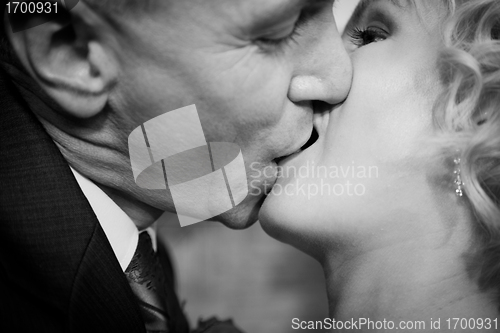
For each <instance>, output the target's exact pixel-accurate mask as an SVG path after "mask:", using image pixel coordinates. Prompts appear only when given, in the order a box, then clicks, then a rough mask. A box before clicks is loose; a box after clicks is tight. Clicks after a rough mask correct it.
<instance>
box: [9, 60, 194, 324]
mask: <svg viewBox="0 0 500 333" xmlns="http://www.w3.org/2000/svg"><path fill="white" fill-rule="evenodd" d="M170 273H171V272H170ZM170 275H171V276H170V278H171V279H172V278H173V276H172V274H170ZM172 280H173V279H172ZM173 301H174V302H176V306H177V308H176V320H175V322H177V327H176V329H175V332H177V333H179V332H182V333H184V332H187V331H188V328H187V322H186V320H185V317H184V316H183V314H182V311H180V307H179V306H178V301H177V298H176V297H175V298H174V299H173ZM0 331H1V332H54V333H55V332H86V333H90V332H144V331H145V329H144V324H143V321H142V318H141V315H140V312H139V308H138V306H137V303H136V301H135V296H134V294H133V293H132V291H131V289H130V287H129V285H128V282H127V280H126V278H125V275H124V274H123V272H122V270H121V268H120V265H119V264H118V261H117V260H116V258H115V256H114V253H113V250H112V248H111V246H110V244H109V242H108V240H107V238H106V236H105V234H104V232H103V230H102V228H101V226H100V224H99V222H98V220H97V218H96V216H95V215H94V212H93V211H92V209H91V207H90V205H89V203H88V201H87V200H86V198H85V196H84V195H83V193H82V191H81V190H80V187H79V186H78V183H77V182H76V180H75V179H74V177H73V175H72V173H71V171H70V169H69V166H68V164H67V162H66V161H65V159H64V158H63V156H62V155H61V153H60V152H59V150H58V148H57V147H56V146H55V144H54V142H53V141H52V140H51V138H50V137H49V136H48V134H47V133H46V131H45V130H44V128H43V127H42V125H41V124H40V122H39V121H38V120H37V119H36V117H35V116H34V115H33V113H32V112H31V111H30V109H29V107H28V105H27V104H26V103H25V102H24V100H23V99H22V97H21V96H20V94H19V92H18V91H17V89H16V87H15V86H14V85H13V83H12V81H11V79H10V77H9V76H8V75H7V74H6V73H5V72H4V71H3V70H1V69H0Z"/></svg>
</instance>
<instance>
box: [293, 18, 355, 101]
mask: <svg viewBox="0 0 500 333" xmlns="http://www.w3.org/2000/svg"><path fill="white" fill-rule="evenodd" d="M304 37H306V36H302V38H304ZM306 38H307V39H306ZM306 38H304V39H303V41H304V43H302V45H301V49H300V54H299V55H298V57H297V63H296V68H295V72H294V76H293V78H292V81H291V84H290V89H289V91H288V98H289V99H290V100H291V101H292V102H295V103H298V102H303V101H313V100H317V101H323V102H326V103H329V104H332V105H335V104H338V103H341V102H343V101H344V100H345V98H346V97H347V94H348V93H349V90H350V88H351V83H352V64H351V59H350V58H349V55H348V54H347V51H346V49H345V47H344V44H343V42H342V39H341V36H340V34H339V32H338V30H337V27H336V25H335V21H334V19H333V16H332V17H331V19H330V20H328V21H326V22H325V21H323V22H322V23H320V24H316V25H314V26H312V27H310V29H308V31H307V37H306Z"/></svg>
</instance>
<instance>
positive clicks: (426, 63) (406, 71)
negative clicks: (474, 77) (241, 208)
mask: <svg viewBox="0 0 500 333" xmlns="http://www.w3.org/2000/svg"><path fill="white" fill-rule="evenodd" d="M444 14H445V6H444V4H443V2H442V1H436V0H423V1H417V4H416V5H415V4H413V3H412V2H411V1H405V0H400V1H397V0H396V1H391V0H371V1H370V0H369V1H364V2H363V1H362V4H361V5H360V7H359V8H358V10H357V12H356V13H355V14H354V16H353V18H352V19H351V22H350V24H349V25H348V27H347V28H346V32H345V34H344V40H345V45H346V47H347V49H348V50H349V51H350V54H351V58H352V61H353V66H354V81H353V85H352V88H351V92H350V94H349V96H348V98H347V100H346V101H345V103H344V104H343V105H341V106H339V107H338V108H336V109H334V110H333V111H332V112H330V113H327V112H326V113H323V114H322V115H318V116H317V117H316V119H315V125H316V128H317V130H318V132H319V135H320V138H319V140H318V141H317V142H316V143H315V144H314V145H312V146H311V147H310V148H309V149H307V150H305V151H303V152H302V153H300V154H298V155H294V156H292V157H290V158H288V159H286V160H284V161H283V162H282V164H281V165H280V168H281V172H282V174H281V176H280V179H279V181H278V183H277V184H276V186H275V187H274V188H273V191H272V192H271V194H270V195H269V197H268V199H267V200H266V202H265V204H264V207H263V209H262V210H261V223H262V226H263V227H264V229H265V230H266V231H267V232H268V233H269V234H271V235H272V236H273V237H276V238H278V239H280V240H282V241H285V242H288V243H291V244H292V245H295V246H297V247H299V248H301V249H302V250H304V251H306V252H309V253H310V254H312V255H314V254H316V253H322V252H324V248H325V246H327V247H329V246H335V247H336V248H337V249H338V247H339V246H342V245H343V244H344V245H347V246H349V245H352V244H353V243H354V242H357V241H358V240H360V239H362V240H363V241H366V240H368V241H369V240H370V239H371V237H373V236H374V235H375V234H376V233H379V232H380V231H383V229H384V228H388V227H391V228H394V225H392V222H393V221H396V220H397V221H398V222H399V226H396V227H400V228H409V229H411V228H412V226H411V223H406V222H409V220H411V219H412V216H418V215H419V214H425V210H426V207H427V206H426V203H425V200H424V199H425V198H427V199H428V200H433V198H432V196H433V195H435V194H436V193H435V192H434V190H433V188H435V186H433V184H432V183H433V182H436V179H438V178H439V174H440V173H444V172H446V171H445V170H444V169H441V167H440V166H438V165H436V163H435V162H433V161H435V160H433V159H432V158H431V156H433V151H432V149H431V147H432V144H429V140H428V139H430V138H431V137H432V136H433V133H434V127H433V119H432V107H433V104H434V102H435V100H436V97H437V95H438V94H439V93H440V92H441V86H440V80H439V73H438V70H437V64H436V61H437V59H438V56H439V51H440V48H441V47H442V40H441V30H440V29H441V24H442V21H443V17H444ZM451 191H453V189H451ZM434 200H435V197H434ZM403 219H404V221H401V220H403ZM401 222H403V223H401Z"/></svg>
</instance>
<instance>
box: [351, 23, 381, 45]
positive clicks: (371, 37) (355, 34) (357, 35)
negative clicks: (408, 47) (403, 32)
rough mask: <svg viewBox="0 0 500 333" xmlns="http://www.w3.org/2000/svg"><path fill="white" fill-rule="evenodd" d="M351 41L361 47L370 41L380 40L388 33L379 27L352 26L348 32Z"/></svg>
mask: <svg viewBox="0 0 500 333" xmlns="http://www.w3.org/2000/svg"><path fill="white" fill-rule="evenodd" d="M348 35H349V38H350V40H351V42H352V43H353V44H354V45H356V46H357V47H362V46H365V45H368V44H371V43H376V42H381V41H384V40H386V39H387V38H388V37H389V33H388V32H387V31H385V30H384V29H382V28H379V27H374V26H371V27H367V28H358V27H356V28H353V29H352V31H350V32H349V33H348Z"/></svg>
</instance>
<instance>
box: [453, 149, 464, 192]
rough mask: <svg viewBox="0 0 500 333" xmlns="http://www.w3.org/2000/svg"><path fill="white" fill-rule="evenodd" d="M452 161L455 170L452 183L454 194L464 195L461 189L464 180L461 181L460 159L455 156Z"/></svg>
mask: <svg viewBox="0 0 500 333" xmlns="http://www.w3.org/2000/svg"><path fill="white" fill-rule="evenodd" d="M453 162H454V163H455V171H453V173H454V174H455V180H454V181H453V183H454V184H455V194H456V195H457V197H462V196H463V195H464V191H463V186H464V182H463V181H462V174H461V172H462V171H461V162H462V161H461V159H460V157H456V158H455V159H454V160H453Z"/></svg>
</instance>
